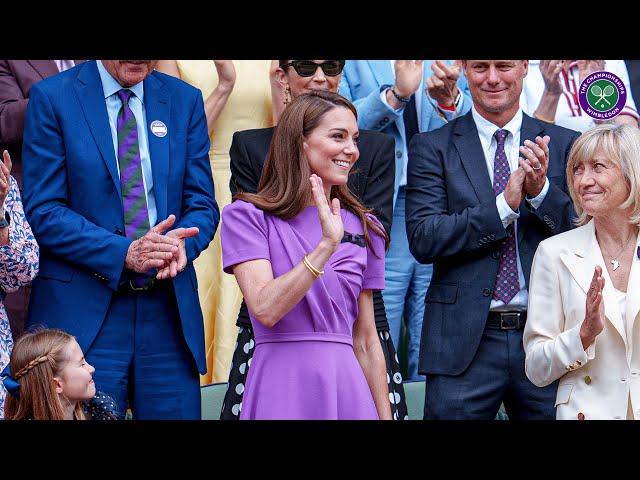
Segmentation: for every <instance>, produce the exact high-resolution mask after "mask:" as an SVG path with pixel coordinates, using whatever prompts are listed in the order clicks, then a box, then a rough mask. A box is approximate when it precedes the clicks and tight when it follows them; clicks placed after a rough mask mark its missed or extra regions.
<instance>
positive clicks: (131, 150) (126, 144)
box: [116, 89, 149, 240]
mask: <svg viewBox="0 0 640 480" xmlns="http://www.w3.org/2000/svg"><path fill="white" fill-rule="evenodd" d="M132 95H133V92H132V91H131V90H127V89H122V90H120V91H119V92H118V97H120V101H121V102H122V107H121V108H120V111H119V112H118V118H117V121H116V130H117V133H118V164H119V166H120V186H121V188H122V205H123V209H124V228H125V233H126V235H127V237H128V238H131V239H133V240H136V239H138V238H140V237H142V236H143V235H144V234H145V233H146V232H147V231H148V230H149V211H148V209H147V197H146V193H145V190H144V181H143V179H142V162H141V160H140V148H139V146H138V125H137V123H136V117H135V116H134V115H133V112H132V111H131V108H129V99H130V98H131V96H132Z"/></svg>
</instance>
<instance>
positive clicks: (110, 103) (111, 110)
mask: <svg viewBox="0 0 640 480" xmlns="http://www.w3.org/2000/svg"><path fill="white" fill-rule="evenodd" d="M96 64H97V65H98V72H100V80H101V81H102V90H103V91H104V100H105V103H106V104H107V113H108V114H109V125H110V126H111V138H112V139H113V151H114V152H115V157H116V160H117V159H118V131H117V123H116V121H117V118H118V112H119V111H120V108H121V107H122V102H121V101H120V98H119V97H118V95H117V93H118V91H120V90H122V88H123V87H122V85H120V84H119V83H118V82H117V81H116V80H115V79H114V78H113V77H112V76H111V74H110V73H109V72H107V70H106V69H105V68H104V65H102V61H101V60H98V61H97V62H96ZM129 90H131V91H132V92H133V96H132V97H131V98H130V99H129V107H130V108H131V111H132V112H133V115H134V117H136V123H137V124H138V146H139V148H140V160H141V162H142V180H143V182H144V191H145V193H146V197H147V210H148V212H149V225H151V226H154V225H155V224H156V221H157V219H158V211H157V210H156V199H155V197H154V193H153V176H152V173H151V157H150V155H149V137H148V134H147V128H146V126H147V116H146V113H145V110H144V103H143V99H144V86H143V83H142V82H140V83H137V84H135V85H134V86H132V87H129ZM116 167H117V168H118V176H119V175H120V165H119V162H118V161H116Z"/></svg>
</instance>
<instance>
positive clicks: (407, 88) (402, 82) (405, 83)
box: [394, 60, 423, 97]
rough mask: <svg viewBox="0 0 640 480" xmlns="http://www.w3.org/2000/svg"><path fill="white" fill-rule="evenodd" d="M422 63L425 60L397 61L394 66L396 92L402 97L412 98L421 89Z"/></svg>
mask: <svg viewBox="0 0 640 480" xmlns="http://www.w3.org/2000/svg"><path fill="white" fill-rule="evenodd" d="M422 62H423V60H396V62H395V64H394V69H395V74H396V84H395V90H396V93H397V94H398V95H400V96H401V97H410V96H411V95H413V94H414V93H415V92H416V90H418V88H419V87H420V82H421V81H422Z"/></svg>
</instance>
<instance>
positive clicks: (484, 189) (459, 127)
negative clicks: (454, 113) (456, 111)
mask: <svg viewBox="0 0 640 480" xmlns="http://www.w3.org/2000/svg"><path fill="white" fill-rule="evenodd" d="M454 128H455V130H454V139H453V143H454V145H455V147H456V149H457V150H458V154H459V155H460V159H461V161H462V165H463V166H464V169H465V171H466V172H467V176H468V177H469V180H470V181H471V185H472V187H473V189H474V190H475V192H476V195H477V197H478V200H479V201H480V203H488V202H491V201H495V195H494V194H493V187H492V186H491V178H490V177H489V172H488V171H487V162H486V161H485V158H484V152H483V150H482V144H481V143H480V137H479V136H478V129H477V128H476V124H475V122H474V121H473V117H472V116H471V111H469V113H467V114H466V115H465V116H463V117H461V118H460V120H459V121H458V122H456V125H455V127H454Z"/></svg>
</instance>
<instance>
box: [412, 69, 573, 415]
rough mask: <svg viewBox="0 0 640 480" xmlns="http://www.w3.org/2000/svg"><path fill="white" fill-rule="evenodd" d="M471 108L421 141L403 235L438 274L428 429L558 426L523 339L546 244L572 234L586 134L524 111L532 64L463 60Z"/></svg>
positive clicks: (432, 308)
mask: <svg viewBox="0 0 640 480" xmlns="http://www.w3.org/2000/svg"><path fill="white" fill-rule="evenodd" d="M463 66H464V72H465V76H466V78H467V81H468V84H469V90H470V92H471V96H472V100H473V107H472V110H471V111H470V112H469V113H468V114H466V115H464V116H462V117H460V118H458V119H456V120H453V121H452V122H449V123H448V124H447V125H445V126H444V127H442V128H440V129H438V130H435V131H432V132H428V133H420V134H417V135H415V137H414V139H413V141H412V142H411V145H410V148H409V156H410V161H409V171H408V181H407V192H406V193H407V210H406V220H407V236H408V238H409V246H410V250H411V253H412V254H413V255H414V256H415V258H416V259H417V260H418V261H419V262H422V263H431V262H433V264H434V272H433V279H432V281H431V284H430V286H429V289H428V291H427V295H426V303H427V307H426V308H425V315H424V321H423V328H422V341H421V350H420V366H419V368H420V372H421V373H424V374H426V375H427V387H426V394H425V395H426V397H425V408H424V412H425V419H492V418H494V417H495V415H496V413H497V412H498V409H499V407H500V404H501V403H504V405H505V408H506V410H507V413H508V415H509V417H510V418H512V419H531V418H543V419H553V418H555V413H554V399H555V389H556V386H555V385H553V384H552V385H550V386H548V387H545V388H538V387H535V386H534V385H533V384H532V383H531V382H529V380H528V379H527V377H526V375H525V371H524V351H523V346H522V329H523V327H524V323H525V321H526V311H527V299H528V293H527V287H528V281H529V274H530V272H531V263H532V260H533V256H534V253H535V251H536V248H537V246H538V243H539V242H540V241H542V240H543V239H545V238H547V237H550V236H552V235H555V234H557V233H561V232H564V231H566V230H568V229H570V228H572V226H573V224H572V219H573V218H574V216H575V213H574V210H573V206H572V203H571V200H570V198H569V195H568V193H567V185H566V180H565V167H566V159H567V155H568V153H569V150H570V148H571V145H572V144H573V142H574V141H575V139H576V138H577V137H578V135H579V134H578V133H577V132H574V131H572V130H568V129H566V128H562V127H557V126H555V125H552V124H549V123H545V122H542V121H540V120H538V119H535V118H531V117H529V116H527V115H525V114H523V113H522V110H521V109H520V107H519V102H518V100H519V97H520V92H521V91H522V83H523V80H524V77H525V75H526V74H527V68H528V63H527V61H526V60H499V61H498V60H467V61H465V62H463Z"/></svg>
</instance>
